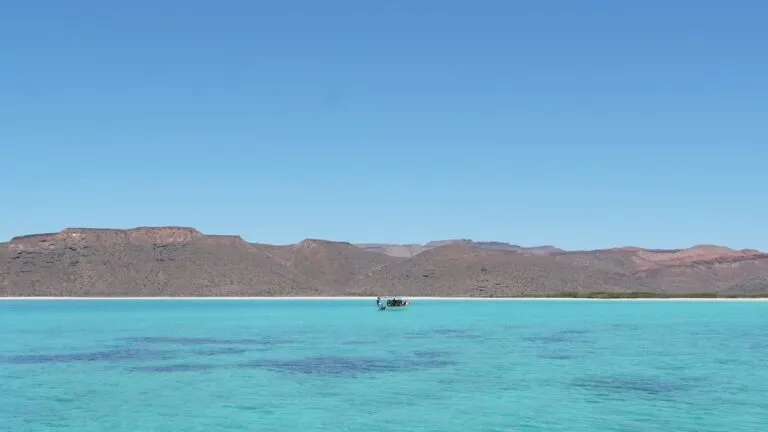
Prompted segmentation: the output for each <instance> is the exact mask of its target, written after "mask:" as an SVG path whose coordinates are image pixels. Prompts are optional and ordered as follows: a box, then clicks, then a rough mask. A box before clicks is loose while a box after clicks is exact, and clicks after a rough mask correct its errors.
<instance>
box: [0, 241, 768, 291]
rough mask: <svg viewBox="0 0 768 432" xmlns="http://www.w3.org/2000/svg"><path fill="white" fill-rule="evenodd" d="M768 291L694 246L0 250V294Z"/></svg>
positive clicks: (744, 261)
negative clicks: (675, 248)
mask: <svg viewBox="0 0 768 432" xmlns="http://www.w3.org/2000/svg"><path fill="white" fill-rule="evenodd" d="M630 292H644V293H654V294H656V295H686V294H703V293H709V294H717V295H735V294H744V295H761V294H765V295H768V255H766V254H764V253H761V252H759V251H755V250H732V249H729V248H725V247H721V246H713V245H700V246H695V247H692V248H689V249H679V250H649V249H641V248H633V247H624V248H616V249H606V250H596V251H563V250H560V249H557V248H554V247H551V246H546V247H535V248H526V247H521V246H516V245H511V244H507V243H499V242H474V241H471V240H448V241H440V242H432V243H428V244H426V245H371V244H367V245H352V244H350V243H344V242H333V241H326V240H305V241H303V242H301V243H298V244H295V245H287V246H275V245H267V244H258V243H248V242H246V241H244V240H243V239H241V238H240V237H238V236H213V235H203V234H201V233H200V232H198V231H197V230H195V229H193V228H183V227H159V228H150V227H140V228H135V229H130V230H110V229H88V228H70V229H65V230H63V231H61V232H59V233H53V234H37V235H29V236H22V237H16V238H13V239H12V240H11V241H10V242H7V243H0V296H315V295H317V296H320V295H377V294H404V295H413V296H416V295H420V296H479V297H504V296H540V295H559V294H562V293H569V294H579V293H581V294H588V293H630Z"/></svg>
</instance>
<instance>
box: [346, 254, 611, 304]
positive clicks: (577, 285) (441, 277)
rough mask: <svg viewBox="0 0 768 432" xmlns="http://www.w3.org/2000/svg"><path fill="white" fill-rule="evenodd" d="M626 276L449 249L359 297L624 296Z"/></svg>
mask: <svg viewBox="0 0 768 432" xmlns="http://www.w3.org/2000/svg"><path fill="white" fill-rule="evenodd" d="M624 282H625V280H624V277H623V275H618V274H612V273H610V272H608V271H604V270H601V269H590V268H587V267H582V266H577V265H572V264H568V263H564V262H560V261H558V260H557V259H554V258H552V257H549V256H537V255H522V254H519V253H516V252H510V251H498V250H485V249H478V248H474V247H472V246H471V245H461V244H459V245H448V246H441V247H437V248H434V249H431V250H429V251H426V252H422V253H420V254H419V255H416V256H414V257H413V258H411V259H409V260H407V261H403V262H400V263H397V264H394V265H391V266H388V267H384V268H382V269H380V270H378V271H376V272H373V273H372V274H371V275H369V276H368V277H366V278H364V279H362V280H360V281H359V282H358V284H357V286H358V289H359V291H360V292H363V293H366V294H369V295H372V294H375V293H378V292H384V293H401V294H403V295H413V296H416V295H418V296H437V295H440V296H477V297H487V296H522V295H545V294H555V293H558V292H564V291H578V292H588V291H623V290H625V289H626V288H625V286H624Z"/></svg>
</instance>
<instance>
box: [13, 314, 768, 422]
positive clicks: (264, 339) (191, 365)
mask: <svg viewBox="0 0 768 432" xmlns="http://www.w3.org/2000/svg"><path fill="white" fill-rule="evenodd" d="M0 331H2V333H0V430H3V431H29V432H34V431H78V432H89V431H99V432H101V431H107V430H109V431H116V432H117V431H131V432H133V431H152V432H166V431H184V432H191V431H201V432H202V431H206V432H209V431H260V432H262V431H281V432H284V431H370V432H383V431H440V432H451V431H462V432H466V431H580V432H590V431H600V432H605V431H617V432H618V431H622V432H630V431H638V432H641V431H642V432H648V431H678V432H685V431H691V432H693V431H696V432H702V431H709V432H718V431H722V432H737V431H759V430H765V428H766V425H768V303H757V302H752V303H748V302H744V303H731V302H719V303H718V302H619V301H602V302H601V301H579V302H569V301H522V302H490V301H489V302H477V301H468V302H440V301H416V302H414V305H413V306H412V308H411V309H410V310H408V311H401V312H397V313H392V312H378V311H377V310H376V309H375V305H374V302H373V301H371V300H366V301H183V300H182V301H130V300H126V301H7V302H0Z"/></svg>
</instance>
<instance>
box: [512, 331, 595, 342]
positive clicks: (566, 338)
mask: <svg viewBox="0 0 768 432" xmlns="http://www.w3.org/2000/svg"><path fill="white" fill-rule="evenodd" d="M588 333H589V332H588V331H586V330H580V329H573V330H561V331H558V332H555V333H551V334H545V335H535V336H525V337H523V340H526V341H528V342H534V343H543V344H574V343H586V342H589V340H588V339H587V338H585V337H584V335H586V334H588Z"/></svg>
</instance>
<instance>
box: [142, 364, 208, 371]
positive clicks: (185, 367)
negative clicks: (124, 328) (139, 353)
mask: <svg viewBox="0 0 768 432" xmlns="http://www.w3.org/2000/svg"><path fill="white" fill-rule="evenodd" d="M213 368H214V366H213V365H209V364H176V365H165V366H137V367H133V368H131V369H130V371H131V372H144V373H171V372H203V371H208V370H211V369H213Z"/></svg>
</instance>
